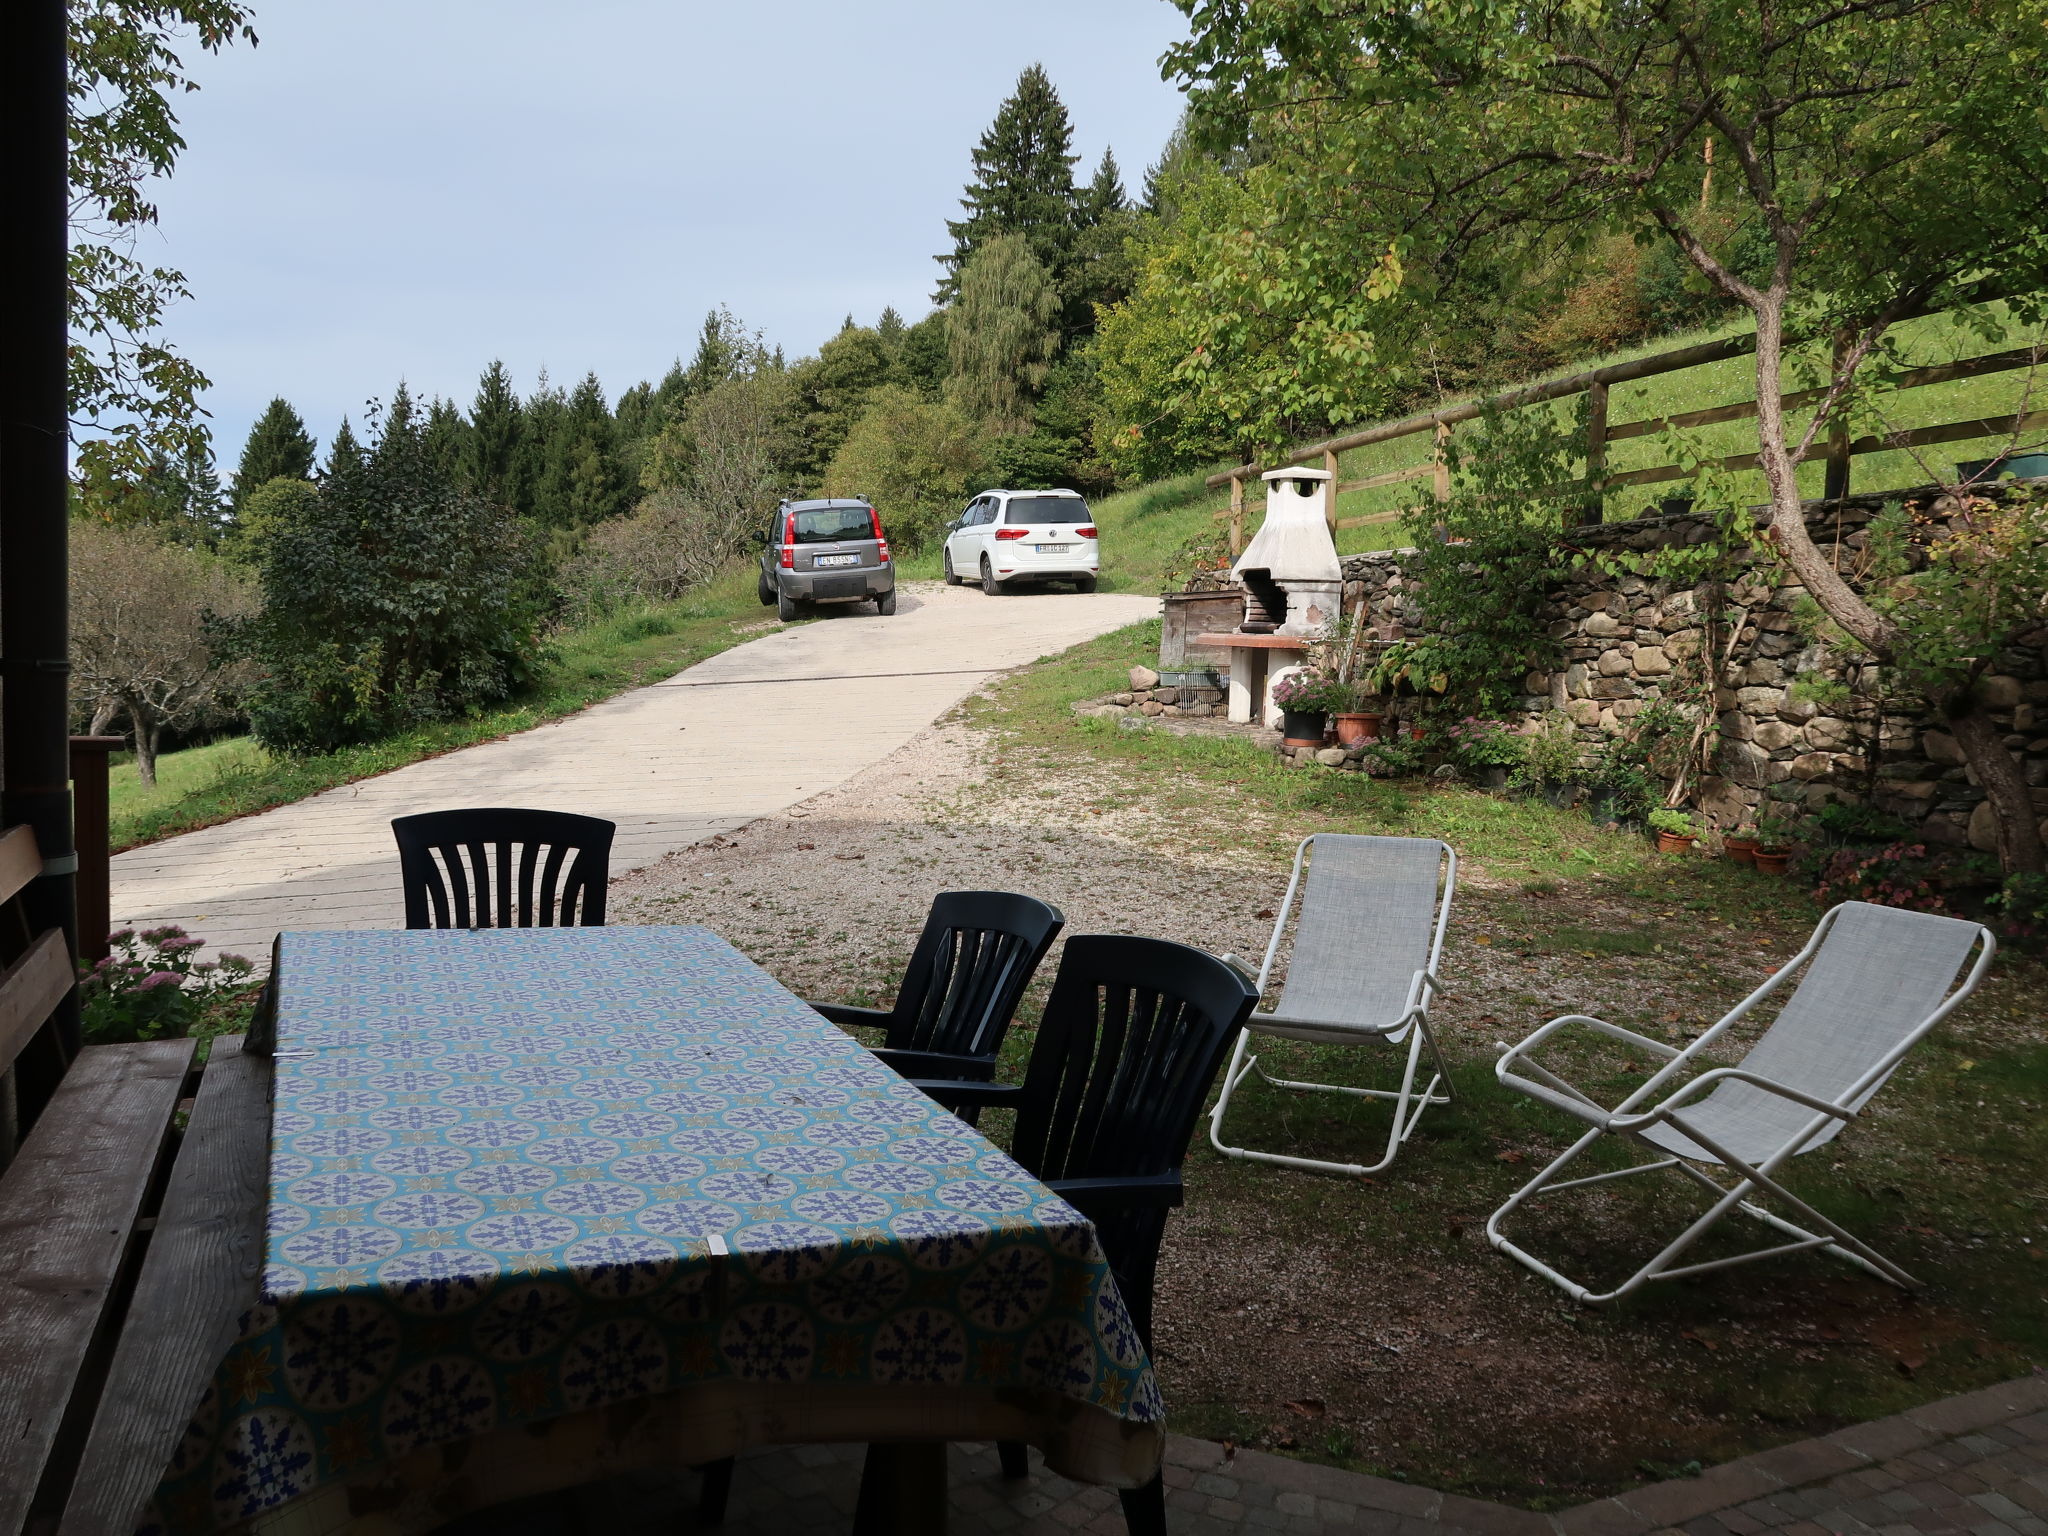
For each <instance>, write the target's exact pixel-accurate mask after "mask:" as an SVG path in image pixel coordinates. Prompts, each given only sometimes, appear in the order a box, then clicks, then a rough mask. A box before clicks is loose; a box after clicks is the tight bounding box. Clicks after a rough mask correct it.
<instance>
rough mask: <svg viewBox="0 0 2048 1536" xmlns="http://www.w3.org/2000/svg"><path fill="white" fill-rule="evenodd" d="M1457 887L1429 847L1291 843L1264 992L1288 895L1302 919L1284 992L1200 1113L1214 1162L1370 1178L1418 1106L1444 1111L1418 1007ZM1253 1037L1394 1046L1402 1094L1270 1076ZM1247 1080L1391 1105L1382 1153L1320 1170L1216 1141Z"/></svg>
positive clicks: (1435, 1059)
mask: <svg viewBox="0 0 2048 1536" xmlns="http://www.w3.org/2000/svg"><path fill="white" fill-rule="evenodd" d="M1311 850H1313V852H1311ZM1304 864H1306V865H1307V867H1308V882H1307V885H1306V887H1304V886H1303V883H1302V867H1303V865H1304ZM1457 883H1458V856H1457V854H1455V853H1453V852H1452V851H1451V849H1450V848H1449V847H1448V846H1447V845H1445V844H1443V843H1440V842H1438V841H1437V840H1436V839H1435V838H1420V837H1352V836H1349V835H1346V834H1343V833H1337V832H1318V833H1316V834H1315V835H1314V836H1313V837H1308V838H1304V839H1303V840H1302V844H1301V846H1300V848H1298V849H1296V850H1295V854H1294V876H1293V878H1292V879H1291V880H1289V881H1288V884H1287V896H1286V899H1285V900H1284V901H1282V902H1281V904H1280V916H1279V919H1278V921H1276V922H1275V923H1274V924H1273V937H1272V940H1271V942H1269V943H1268V944H1267V945H1266V958H1265V961H1264V963H1263V964H1262V965H1260V967H1259V983H1258V984H1259V991H1260V994H1261V995H1263V994H1264V993H1265V990H1266V983H1267V981H1268V980H1269V979H1270V978H1271V976H1272V973H1273V957H1274V956H1275V955H1277V954H1278V953H1279V950H1280V939H1281V936H1282V934H1283V933H1284V932H1285V931H1286V928H1287V920H1288V916H1289V914H1290V912H1291V911H1292V910H1293V908H1294V898H1295V895H1296V893H1297V892H1299V893H1300V895H1301V918H1300V921H1299V922H1297V923H1296V924H1295V930H1294V954H1293V957H1292V959H1291V960H1290V961H1289V962H1288V966H1287V985H1286V987H1285V989H1284V990H1283V991H1282V992H1281V994H1280V1002H1279V1004H1278V1006H1276V1007H1275V1008H1274V1009H1273V1011H1272V1012H1271V1013H1254V1014H1253V1015H1252V1016H1251V1017H1250V1018H1249V1019H1247V1020H1246V1021H1245V1027H1244V1029H1243V1031H1242V1032H1240V1033H1239V1035H1238V1037H1237V1049H1236V1050H1235V1051H1234V1052H1233V1053H1232V1055H1231V1059H1230V1070H1229V1071H1227V1072H1225V1073H1224V1074H1223V1092H1222V1095H1221V1096H1220V1097H1219V1098H1218V1099H1217V1101H1216V1107H1215V1108H1214V1109H1213V1110H1211V1111H1210V1112H1209V1142H1210V1144H1211V1145H1212V1146H1214V1147H1215V1148H1216V1150H1217V1151H1218V1152H1221V1153H1222V1154H1223V1155H1224V1156H1225V1157H1243V1158H1251V1159H1253V1160H1255V1161H1257V1162H1262V1163H1280V1164H1283V1165H1284V1166H1286V1167H1289V1168H1307V1169H1310V1170H1312V1171H1314V1172H1318V1173H1340V1174H1348V1175H1350V1176H1352V1177H1360V1176H1363V1175H1365V1174H1369V1173H1377V1172H1378V1171H1379V1170H1380V1169H1382V1168H1384V1167H1386V1166H1387V1164H1389V1163H1391V1162H1392V1161H1393V1160H1394V1155H1395V1153H1397V1152H1399V1151H1400V1150H1401V1143H1402V1142H1404V1141H1406V1140H1407V1139H1408V1137H1409V1134H1410V1133H1411V1132H1412V1131H1414V1129H1415V1123H1416V1121H1417V1120H1419V1119H1420V1118H1421V1117H1422V1112H1423V1110H1424V1109H1426V1108H1428V1107H1429V1106H1430V1105H1432V1104H1448V1103H1450V1102H1451V1079H1450V1072H1449V1069H1448V1068H1446V1067H1445V1065H1444V1058H1443V1052H1442V1051H1441V1050H1439V1049H1438V1047H1437V1043H1436V1038H1435V1036H1433V1035H1432V1034H1431V1033H1430V1029H1429V1005H1430V1002H1431V1000H1432V998H1433V997H1434V995H1435V994H1436V993H1437V992H1438V991H1439V990H1441V989H1442V986H1443V983H1442V982H1441V981H1440V980H1439V979H1438V977H1437V974H1436V970H1437V961H1438V958H1439V956H1441V955H1442V953H1443V947H1444V927H1445V925H1446V924H1447V923H1448V922H1449V921H1450V916H1451V895H1452V892H1453V891H1454V890H1455V889H1456V887H1457ZM1439 889H1441V894H1439ZM1255 1034H1256V1035H1272V1036H1274V1037H1276V1038H1278V1039H1282V1040H1303V1041H1307V1042H1309V1043H1311V1044H1318V1045H1361V1044H1364V1043H1366V1042H1368V1041H1372V1040H1385V1041H1387V1042H1389V1043H1390V1044H1393V1045H1397V1046H1398V1045H1401V1044H1404V1043H1405V1044H1406V1045H1407V1047H1408V1056H1407V1062H1406V1064H1405V1066H1404V1067H1403V1069H1402V1073H1401V1086H1400V1088H1399V1089H1398V1090H1389V1089H1384V1088H1346V1087H1340V1086H1339V1085H1337V1084H1335V1083H1310V1082H1297V1081H1294V1080H1292V1079H1288V1078H1278V1077H1269V1076H1267V1074H1266V1073H1265V1072H1264V1071H1263V1070H1261V1069H1260V1068H1259V1058H1258V1057H1257V1056H1256V1055H1254V1054H1252V1052H1251V1048H1250V1047H1251V1037H1252V1036H1253V1035H1255ZM1425 1049H1426V1050H1427V1051H1428V1054H1429V1060H1430V1062H1431V1064H1432V1066H1433V1067H1434V1074H1433V1075H1432V1076H1431V1078H1430V1080H1429V1084H1428V1086H1427V1087H1425V1088H1423V1089H1421V1090H1420V1091H1417V1089H1416V1087H1415V1079H1416V1075H1417V1069H1418V1068H1420V1067H1421V1065H1422V1062H1423V1052H1424V1051H1425ZM1254 1071H1257V1072H1258V1073H1259V1076H1260V1077H1261V1078H1262V1079H1264V1080H1265V1081H1266V1082H1268V1083H1271V1084H1272V1085H1273V1086H1274V1087H1276V1088H1295V1089H1300V1090H1302V1091H1304V1092H1308V1093H1342V1094H1349V1095H1351V1096H1352V1097H1354V1098H1366V1099H1391V1100H1393V1103H1394V1121H1393V1124H1392V1126H1390V1127H1389V1128H1388V1131H1387V1155H1386V1156H1385V1157H1383V1158H1381V1159H1380V1160H1379V1161H1378V1162H1376V1163H1371V1164H1358V1163H1330V1162H1323V1161H1320V1160H1318V1159H1316V1158H1310V1157H1288V1156H1286V1155H1285V1154H1283V1153H1279V1152H1256V1151H1253V1150H1251V1149H1250V1148H1248V1147H1234V1146H1231V1145H1229V1144H1228V1143H1226V1142H1225V1141H1224V1139H1223V1117H1224V1115H1225V1114H1227V1113H1228V1112H1229V1110H1230V1099H1231V1095H1232V1094H1233V1093H1235V1092H1236V1091H1237V1086H1238V1084H1240V1083H1242V1082H1243V1081H1244V1080H1245V1078H1246V1077H1247V1076H1248V1075H1249V1074H1250V1073H1252V1072H1254Z"/></svg>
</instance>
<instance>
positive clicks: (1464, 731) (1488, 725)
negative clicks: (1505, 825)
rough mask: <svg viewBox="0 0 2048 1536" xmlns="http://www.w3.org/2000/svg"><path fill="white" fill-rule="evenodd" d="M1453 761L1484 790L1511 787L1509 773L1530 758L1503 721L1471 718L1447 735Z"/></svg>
mask: <svg viewBox="0 0 2048 1536" xmlns="http://www.w3.org/2000/svg"><path fill="white" fill-rule="evenodd" d="M1444 739H1445V742H1446V744H1447V746H1448V749H1449V755H1450V759H1451V761H1452V762H1454V763H1456V764H1457V765H1458V766H1459V767H1460V768H1463V769H1464V770H1465V771H1466V772H1467V773H1469V774H1471V775H1472V780H1473V782H1474V783H1475V784H1477V785H1478V786H1479V787H1480V788H1481V789H1487V790H1496V791H1497V790H1502V789H1505V788H1507V783H1508V773H1509V771H1510V770H1511V769H1515V768H1519V767H1520V766H1521V765H1522V763H1523V762H1524V761H1525V760H1526V758H1527V757H1528V751H1527V744H1526V743H1525V741H1524V740H1523V738H1522V737H1520V736H1518V735H1516V734H1515V732H1514V731H1513V730H1511V729H1509V727H1508V726H1507V725H1506V724H1505V723H1504V722H1502V721H1499V720H1481V719H1479V718H1478V717H1477V716H1475V715H1467V716H1466V717H1465V718H1464V719H1463V720H1460V721H1459V722H1458V723H1457V724H1456V725H1454V726H1452V727H1451V728H1450V729H1449V730H1447V731H1446V732H1444Z"/></svg>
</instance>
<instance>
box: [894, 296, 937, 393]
mask: <svg viewBox="0 0 2048 1536" xmlns="http://www.w3.org/2000/svg"><path fill="white" fill-rule="evenodd" d="M946 368H947V361H946V312H945V311H944V310H942V309H935V310H933V311H932V312H931V313H930V314H928V315H926V316H925V317H924V318H923V319H922V320H920V321H918V322H917V324H915V325H913V326H909V327H907V328H905V330H904V332H903V340H902V341H901V342H900V343H899V344H898V345H897V348H896V356H895V361H894V364H893V368H892V377H893V378H894V379H895V381H896V382H897V383H898V384H901V385H903V386H904V387H905V388H906V389H912V390H915V391H917V393H919V394H921V395H924V396H926V397H930V396H934V395H936V394H938V392H939V391H940V390H941V389H943V388H944V387H945V383H946Z"/></svg>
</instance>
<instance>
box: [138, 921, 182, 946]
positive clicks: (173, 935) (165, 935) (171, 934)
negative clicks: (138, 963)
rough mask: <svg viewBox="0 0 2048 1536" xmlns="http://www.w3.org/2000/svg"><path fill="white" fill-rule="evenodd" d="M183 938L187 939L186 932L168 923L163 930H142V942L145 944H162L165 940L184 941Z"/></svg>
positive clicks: (174, 924)
mask: <svg viewBox="0 0 2048 1536" xmlns="http://www.w3.org/2000/svg"><path fill="white" fill-rule="evenodd" d="M183 937H185V930H184V929H182V928H180V927H179V926H178V925H177V924H176V923H166V924H165V925H164V926H163V927H161V928H145V929H143V930H142V942H143V943H145V944H161V943H163V941H164V940H165V939H182V938H183Z"/></svg>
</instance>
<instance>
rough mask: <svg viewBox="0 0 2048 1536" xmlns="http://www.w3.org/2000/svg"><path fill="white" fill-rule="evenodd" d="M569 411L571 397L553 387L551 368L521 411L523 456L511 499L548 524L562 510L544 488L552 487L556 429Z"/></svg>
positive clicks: (514, 476) (518, 462)
mask: <svg viewBox="0 0 2048 1536" xmlns="http://www.w3.org/2000/svg"><path fill="white" fill-rule="evenodd" d="M568 409H569V397H568V396H567V395H565V394H563V393H562V391H561V390H560V389H559V388H557V387H556V386H555V385H553V384H550V383H549V382H548V371H547V369H545V368H543V369H541V371H540V378H539V379H538V380H536V381H535V383H534V386H533V393H532V394H530V395H528V396H527V397H526V404H525V405H524V406H523V407H522V408H521V412H520V414H521V418H522V425H523V430H522V431H521V432H520V434H519V457H518V458H517V460H515V461H514V464H513V471H512V495H511V498H510V500H511V505H512V507H513V509H514V510H515V511H517V512H519V513H520V514H522V515H523V516H526V517H531V518H537V519H538V520H539V521H541V522H544V523H553V522H557V521H558V520H559V519H558V514H559V513H560V512H561V510H562V509H561V508H559V507H558V506H556V505H555V504H554V503H553V502H552V501H551V500H550V499H549V494H548V491H547V490H546V489H545V488H544V487H545V486H547V485H548V484H549V459H550V457H551V452H552V449H553V446H554V442H555V429H556V428H557V427H558V426H560V425H561V420H562V416H563V415H564V413H565V412H567V411H568Z"/></svg>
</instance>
